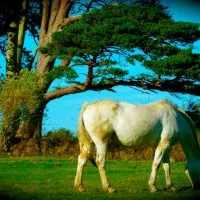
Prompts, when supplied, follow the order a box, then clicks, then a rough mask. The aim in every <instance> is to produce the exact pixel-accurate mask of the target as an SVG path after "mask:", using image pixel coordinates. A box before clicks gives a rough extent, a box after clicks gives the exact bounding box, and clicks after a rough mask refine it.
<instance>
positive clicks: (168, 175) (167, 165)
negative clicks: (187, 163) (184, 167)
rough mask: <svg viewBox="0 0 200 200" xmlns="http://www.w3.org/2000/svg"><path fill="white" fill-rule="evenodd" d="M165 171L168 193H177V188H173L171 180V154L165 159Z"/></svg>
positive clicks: (167, 154)
mask: <svg viewBox="0 0 200 200" xmlns="http://www.w3.org/2000/svg"><path fill="white" fill-rule="evenodd" d="M163 169H164V172H165V179H166V189H167V190H168V191H176V188H175V187H174V186H173V183H172V180H171V173H170V160H169V152H166V153H165V155H164V157H163Z"/></svg>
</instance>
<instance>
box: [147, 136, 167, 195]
mask: <svg viewBox="0 0 200 200" xmlns="http://www.w3.org/2000/svg"><path fill="white" fill-rule="evenodd" d="M168 149H169V140H167V139H161V141H160V142H159V144H158V147H157V148H156V151H155V156H154V161H153V164H152V171H151V175H150V178H149V182H148V185H149V189H150V191H151V192H156V191H157V188H156V186H155V179H156V175H157V172H158V169H159V166H160V163H161V161H162V159H163V156H164V154H165V152H166V151H168Z"/></svg>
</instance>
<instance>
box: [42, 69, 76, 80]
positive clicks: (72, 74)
mask: <svg viewBox="0 0 200 200" xmlns="http://www.w3.org/2000/svg"><path fill="white" fill-rule="evenodd" d="M45 77H46V78H47V81H52V80H55V79H57V78H58V79H59V78H62V77H66V78H67V79H68V80H73V79H76V78H78V74H77V73H76V71H75V70H74V69H73V68H71V67H64V66H57V67H54V68H53V69H52V70H51V71H50V72H48V73H46V76H45Z"/></svg>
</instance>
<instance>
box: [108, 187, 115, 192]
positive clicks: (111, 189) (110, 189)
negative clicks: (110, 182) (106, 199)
mask: <svg viewBox="0 0 200 200" xmlns="http://www.w3.org/2000/svg"><path fill="white" fill-rule="evenodd" d="M108 192H109V193H114V192H116V190H115V189H114V188H112V187H109V188H108Z"/></svg>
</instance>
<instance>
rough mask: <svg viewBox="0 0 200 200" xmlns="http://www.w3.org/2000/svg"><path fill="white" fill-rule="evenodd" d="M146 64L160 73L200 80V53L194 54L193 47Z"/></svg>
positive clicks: (148, 61)
mask: <svg viewBox="0 0 200 200" xmlns="http://www.w3.org/2000/svg"><path fill="white" fill-rule="evenodd" d="M144 64H145V66H147V67H148V68H150V69H151V70H153V71H154V72H155V73H156V74H158V75H167V76H175V77H177V78H181V77H182V78H187V79H194V80H200V55H199V54H193V53H192V49H191V48H189V49H186V50H181V51H179V52H178V53H177V54H174V55H170V56H168V57H164V58H161V59H159V60H147V61H145V62H144Z"/></svg>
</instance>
